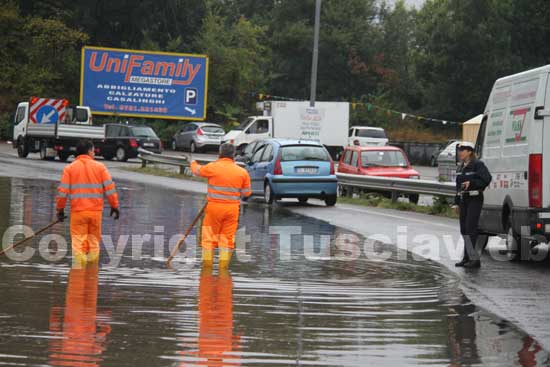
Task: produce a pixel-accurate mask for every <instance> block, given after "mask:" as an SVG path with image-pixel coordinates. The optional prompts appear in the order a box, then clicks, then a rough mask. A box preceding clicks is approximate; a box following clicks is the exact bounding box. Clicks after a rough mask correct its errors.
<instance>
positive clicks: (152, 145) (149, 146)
mask: <svg viewBox="0 0 550 367" xmlns="http://www.w3.org/2000/svg"><path fill="white" fill-rule="evenodd" d="M143 146H144V147H148V148H151V147H154V146H155V144H153V143H143Z"/></svg>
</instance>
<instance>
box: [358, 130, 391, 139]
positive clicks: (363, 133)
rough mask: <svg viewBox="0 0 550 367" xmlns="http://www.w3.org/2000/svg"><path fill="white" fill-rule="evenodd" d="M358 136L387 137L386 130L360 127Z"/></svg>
mask: <svg viewBox="0 0 550 367" xmlns="http://www.w3.org/2000/svg"><path fill="white" fill-rule="evenodd" d="M357 136H358V137H360V138H376V139H386V133H385V132H384V130H378V129H358V130H357Z"/></svg>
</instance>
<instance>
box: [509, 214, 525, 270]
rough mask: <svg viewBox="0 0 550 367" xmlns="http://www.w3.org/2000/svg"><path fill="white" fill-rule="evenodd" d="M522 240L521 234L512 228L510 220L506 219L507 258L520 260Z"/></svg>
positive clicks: (514, 260)
mask: <svg viewBox="0 0 550 367" xmlns="http://www.w3.org/2000/svg"><path fill="white" fill-rule="evenodd" d="M523 242H524V241H523V240H522V239H521V236H520V235H519V234H518V233H517V232H516V231H515V230H514V227H513V226H512V221H511V220H510V219H509V220H508V232H507V234H506V250H507V255H508V260H510V261H513V262H516V261H520V260H522V259H521V254H522V252H523V251H522V248H523V247H524V244H523Z"/></svg>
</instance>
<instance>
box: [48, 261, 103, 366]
mask: <svg viewBox="0 0 550 367" xmlns="http://www.w3.org/2000/svg"><path fill="white" fill-rule="evenodd" d="M98 272H99V266H98V265H97V264H95V265H93V264H92V265H89V266H87V267H78V268H73V269H71V271H70V272H69V280H68V282H67V295H66V299H65V307H64V308H61V307H52V309H51V312H50V331H51V332H52V333H53V335H58V336H59V338H52V339H51V340H50V346H49V350H50V364H51V365H53V366H77V367H90V366H99V365H101V361H102V358H101V355H102V354H103V352H104V350H105V348H106V347H107V336H108V335H109V334H110V332H111V326H110V324H109V323H110V314H109V312H102V313H100V314H99V315H98V313H97V297H98Z"/></svg>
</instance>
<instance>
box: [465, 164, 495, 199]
mask: <svg viewBox="0 0 550 367" xmlns="http://www.w3.org/2000/svg"><path fill="white" fill-rule="evenodd" d="M492 179H493V177H492V176H491V174H490V173H489V170H488V169H487V166H485V163H483V162H482V161H480V160H477V159H476V160H473V161H471V162H470V163H468V165H467V166H465V165H462V166H460V168H459V169H458V171H457V176H456V192H457V193H460V192H462V191H463V190H462V184H463V183H464V182H467V181H470V187H469V188H468V191H483V190H485V189H486V188H487V186H489V184H490V183H491V180H492ZM459 199H460V198H459V197H458V196H457V198H456V203H457V204H458V202H459Z"/></svg>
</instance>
